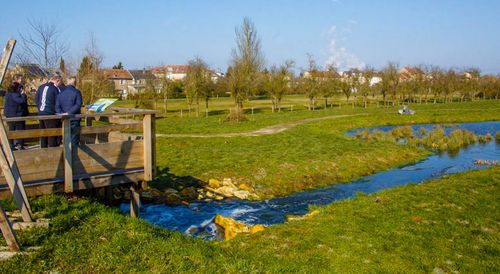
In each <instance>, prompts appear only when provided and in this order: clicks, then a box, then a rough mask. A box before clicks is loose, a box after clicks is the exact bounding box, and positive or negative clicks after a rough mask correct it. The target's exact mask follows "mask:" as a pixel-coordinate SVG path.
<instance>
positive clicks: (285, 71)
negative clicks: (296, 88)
mask: <svg viewBox="0 0 500 274" xmlns="http://www.w3.org/2000/svg"><path fill="white" fill-rule="evenodd" d="M293 63H294V62H293V61H286V62H285V63H284V64H282V65H281V66H279V67H277V66H274V65H273V66H271V69H270V70H269V72H268V73H265V74H263V78H264V89H265V90H266V91H267V93H268V94H269V96H270V97H271V101H272V103H273V111H274V110H275V109H278V110H281V99H282V98H283V95H285V93H286V92H287V90H288V83H289V82H290V79H291V68H292V66H293Z"/></svg>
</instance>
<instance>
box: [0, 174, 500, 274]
mask: <svg viewBox="0 0 500 274" xmlns="http://www.w3.org/2000/svg"><path fill="white" fill-rule="evenodd" d="M499 187H500V167H492V168H489V169H486V170H483V171H471V172H467V173H461V174H455V175H451V176H446V177H444V178H442V179H439V180H434V181H430V182H426V183H422V184H419V185H407V186H403V187H398V188H395V189H391V190H386V191H382V192H380V193H375V194H372V195H358V196H357V197H355V198H354V199H352V200H346V201H341V202H336V203H334V204H331V205H328V206H325V207H317V208H314V209H317V210H319V212H320V213H319V214H318V215H316V216H314V217H311V218H309V219H305V220H301V221H294V222H291V223H289V224H284V225H276V226H273V227H271V228H268V229H267V230H266V231H264V232H260V233H258V234H254V235H249V236H238V237H237V238H236V239H234V240H232V241H229V242H218V241H210V242H205V241H203V240H199V239H193V238H189V237H186V236H183V235H182V234H181V233H179V232H170V231H167V230H163V229H160V228H155V227H153V226H152V225H150V224H148V223H147V222H146V221H144V220H140V219H132V218H128V217H126V216H124V215H123V214H121V213H120V212H119V211H118V210H117V209H112V208H108V207H105V206H103V205H100V204H97V203H91V202H89V201H88V200H85V199H79V200H77V201H74V202H68V201H67V200H66V199H64V198H63V197H62V196H45V197H40V198H37V199H33V201H32V206H33V208H34V209H35V211H45V212H46V215H47V217H51V218H52V227H51V228H50V229H49V230H47V229H31V230H29V231H24V232H21V233H19V238H20V240H21V243H22V244H24V245H41V246H42V249H40V250H39V251H36V252H35V253H34V254H33V255H32V256H20V257H15V258H13V259H10V260H8V261H3V262H0V271H1V272H2V273H10V272H17V273H26V272H49V271H50V272H113V271H114V272H142V271H147V272H174V273H177V272H197V273H222V272H224V273H226V272H314V273H321V272H433V271H434V272H436V271H437V272H440V273H448V272H455V271H458V272H466V273H467V272H474V273H478V272H479V273H498V272H499V271H500V262H499V261H498V257H499V256H500V233H499V231H500V225H499V218H500V216H499V204H498V201H500V194H499V193H500V189H499ZM4 206H7V207H9V204H8V203H5V202H4ZM11 206H12V205H10V207H11Z"/></svg>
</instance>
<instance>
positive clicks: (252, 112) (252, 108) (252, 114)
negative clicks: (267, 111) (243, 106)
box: [252, 107, 253, 115]
mask: <svg viewBox="0 0 500 274" xmlns="http://www.w3.org/2000/svg"><path fill="white" fill-rule="evenodd" d="M252 115H253V107H252Z"/></svg>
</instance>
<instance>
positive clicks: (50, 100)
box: [35, 75, 61, 148]
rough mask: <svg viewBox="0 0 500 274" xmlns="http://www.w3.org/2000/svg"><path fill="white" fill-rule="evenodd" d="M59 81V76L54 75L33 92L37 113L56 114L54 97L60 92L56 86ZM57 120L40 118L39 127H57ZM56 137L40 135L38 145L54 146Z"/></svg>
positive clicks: (43, 146) (56, 143) (56, 144)
mask: <svg viewBox="0 0 500 274" xmlns="http://www.w3.org/2000/svg"><path fill="white" fill-rule="evenodd" d="M60 83H61V76H60V75H54V76H53V77H52V78H50V80H49V82H48V83H46V84H43V85H41V86H40V87H39V88H38V90H37V91H36V94H35V103H36V105H37V106H38V115H55V114H56V99H57V96H58V95H59V93H60V92H61V91H60V90H59V88H57V86H58V85H59V84H60ZM57 127H59V120H57V119H49V120H40V129H44V128H57ZM57 140H58V137H57V136H50V137H40V147H42V148H45V147H56V146H58V142H57Z"/></svg>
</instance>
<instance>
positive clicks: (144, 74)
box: [127, 69, 161, 94]
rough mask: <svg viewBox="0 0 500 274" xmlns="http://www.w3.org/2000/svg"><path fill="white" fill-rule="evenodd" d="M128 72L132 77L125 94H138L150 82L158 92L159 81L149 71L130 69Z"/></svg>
mask: <svg viewBox="0 0 500 274" xmlns="http://www.w3.org/2000/svg"><path fill="white" fill-rule="evenodd" d="M128 71H129V73H130V75H132V83H130V84H129V85H128V86H127V93H130V94H134V93H137V92H140V91H141V90H143V89H144V88H145V87H146V85H147V84H148V81H150V83H151V84H152V85H153V87H154V88H155V89H156V91H157V92H160V88H161V84H160V83H159V81H158V80H159V79H158V78H157V77H156V76H155V75H154V74H153V73H152V72H151V70H146V69H130V70H128Z"/></svg>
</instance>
